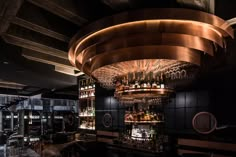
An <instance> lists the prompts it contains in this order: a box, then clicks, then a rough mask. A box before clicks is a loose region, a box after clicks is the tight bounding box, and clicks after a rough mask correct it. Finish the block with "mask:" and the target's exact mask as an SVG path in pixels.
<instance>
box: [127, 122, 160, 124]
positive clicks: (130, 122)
mask: <svg viewBox="0 0 236 157" xmlns="http://www.w3.org/2000/svg"><path fill="white" fill-rule="evenodd" d="M125 123H138V124H145V123H147V124H152V123H164V121H125Z"/></svg>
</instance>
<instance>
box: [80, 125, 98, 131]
mask: <svg viewBox="0 0 236 157" xmlns="http://www.w3.org/2000/svg"><path fill="white" fill-rule="evenodd" d="M79 128H80V129H86V130H95V127H86V126H82V125H80V126H79Z"/></svg>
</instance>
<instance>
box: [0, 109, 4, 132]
mask: <svg viewBox="0 0 236 157" xmlns="http://www.w3.org/2000/svg"><path fill="white" fill-rule="evenodd" d="M1 131H3V128H2V111H0V132H1Z"/></svg>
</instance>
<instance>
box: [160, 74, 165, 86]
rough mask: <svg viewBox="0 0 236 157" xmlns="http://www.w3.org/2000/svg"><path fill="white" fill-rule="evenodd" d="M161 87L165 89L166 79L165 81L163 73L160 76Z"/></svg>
mask: <svg viewBox="0 0 236 157" xmlns="http://www.w3.org/2000/svg"><path fill="white" fill-rule="evenodd" d="M160 87H161V88H165V79H164V74H163V73H161V76H160Z"/></svg>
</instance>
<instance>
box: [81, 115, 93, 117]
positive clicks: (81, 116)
mask: <svg viewBox="0 0 236 157" xmlns="http://www.w3.org/2000/svg"><path fill="white" fill-rule="evenodd" d="M79 117H95V115H79Z"/></svg>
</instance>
